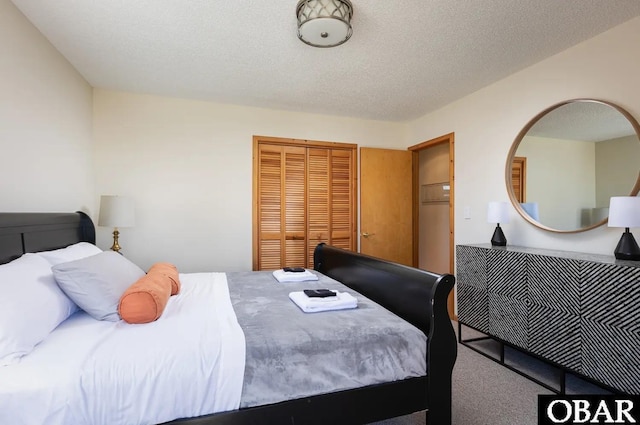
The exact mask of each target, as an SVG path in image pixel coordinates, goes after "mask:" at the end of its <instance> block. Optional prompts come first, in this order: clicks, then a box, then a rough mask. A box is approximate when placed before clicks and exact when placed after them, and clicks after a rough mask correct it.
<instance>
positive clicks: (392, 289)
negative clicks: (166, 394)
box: [0, 212, 457, 425]
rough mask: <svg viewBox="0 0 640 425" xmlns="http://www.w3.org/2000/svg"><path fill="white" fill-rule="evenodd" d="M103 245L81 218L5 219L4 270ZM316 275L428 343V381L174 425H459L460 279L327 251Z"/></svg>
mask: <svg viewBox="0 0 640 425" xmlns="http://www.w3.org/2000/svg"><path fill="white" fill-rule="evenodd" d="M80 241H84V242H90V243H95V228H94V225H93V222H92V221H91V219H90V218H89V217H88V216H87V215H86V214H84V213H82V212H77V213H0V264H2V263H7V262H9V261H11V260H13V259H15V258H18V257H19V256H21V255H22V254H23V253H27V252H37V251H44V250H51V249H57V248H62V247H65V246H68V245H70V244H73V243H76V242H80ZM314 265H315V266H314V268H315V270H317V271H318V272H320V273H323V274H325V275H327V276H329V277H331V278H333V279H335V280H338V281H340V282H342V283H343V284H344V285H346V286H348V287H350V288H351V289H353V290H355V291H357V292H359V293H361V294H362V295H364V296H366V297H368V298H369V299H371V300H373V301H375V302H376V303H378V304H380V305H382V306H383V307H385V308H386V309H388V310H390V311H391V312H393V313H395V314H396V315H397V316H399V317H401V318H403V319H404V320H406V321H407V322H410V323H411V324H413V325H414V326H416V327H417V328H418V329H420V330H421V331H422V332H424V334H425V335H426V336H427V351H426V352H427V358H426V361H427V375H426V376H420V377H414V378H408V379H404V380H400V381H394V382H388V383H383V384H376V385H369V386H365V387H361V388H356V389H351V390H346V391H339V392H332V393H327V394H321V395H315V396H311V397H304V398H300V399H294V400H283V401H282V402H279V403H274V404H268V405H262V406H255V407H249V408H240V409H238V410H234V411H230V412H222V413H216V414H211V415H206V416H200V417H194V418H186V419H178V420H175V421H172V422H169V423H171V424H183V425H224V424H229V425H242V424H247V425H248V424H256V423H260V424H328V423H332V424H364V423H370V422H374V421H379V420H383V419H387V418H392V417H396V416H402V415H406V414H410V413H414V412H419V411H425V414H426V417H427V423H428V424H429V425H450V424H451V374H452V370H453V365H454V363H455V359H456V353H457V346H456V337H455V334H454V330H453V326H452V323H451V320H450V318H449V315H448V312H447V297H448V295H449V292H450V291H451V290H452V288H453V285H454V282H455V279H454V277H453V276H452V275H450V274H442V275H440V274H434V273H430V272H427V271H423V270H419V269H415V268H411V267H407V266H402V265H399V264H395V263H391V262H388V261H384V260H380V259H377V258H373V257H369V256H365V255H362V254H357V253H353V252H350V251H346V250H343V249H339V248H335V247H332V246H329V245H325V244H320V245H318V247H317V248H316V250H315V253H314Z"/></svg>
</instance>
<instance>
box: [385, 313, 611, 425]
mask: <svg viewBox="0 0 640 425" xmlns="http://www.w3.org/2000/svg"><path fill="white" fill-rule="evenodd" d="M454 327H455V329H456V333H457V323H455V322H454ZM474 336H479V334H477V333H475V332H474V331H473V330H471V329H468V328H466V327H465V328H463V337H464V339H467V338H470V337H474ZM478 344H479V345H480V346H482V348H483V349H484V350H489V352H491V350H495V348H496V347H495V345H494V344H489V343H478ZM507 354H508V355H506V356H505V359H508V360H509V361H508V363H510V364H512V365H513V366H518V367H519V368H527V370H528V372H529V373H531V374H533V375H535V376H536V377H537V378H538V379H542V380H543V381H544V382H548V383H549V384H552V385H553V384H555V382H556V381H555V379H556V378H557V374H556V373H555V371H554V370H552V369H551V368H548V367H547V366H546V365H544V364H543V363H542V362H540V361H538V360H536V359H534V358H531V357H529V356H526V355H522V354H520V353H519V352H516V351H515V350H511V351H509V352H508V353H507ZM553 386H555V385H553ZM567 393H581V394H585V393H604V392H603V391H602V390H600V389H599V388H597V387H594V386H592V385H590V384H588V383H586V382H584V381H581V380H579V379H577V378H569V377H568V378H567ZM538 394H552V392H551V391H549V390H547V389H545V388H544V387H542V386H540V385H538V384H536V383H534V382H533V381H531V380H529V379H527V378H525V377H523V376H521V375H519V374H517V373H515V372H513V371H511V370H509V369H508V368H506V367H504V366H502V365H500V364H499V363H497V362H494V361H493V360H490V359H488V358H487V357H485V356H483V355H481V354H479V353H477V352H475V351H473V350H471V349H470V348H468V347H466V346H464V345H460V344H458V358H457V360H456V365H455V367H454V369H453V403H452V404H453V420H452V423H453V425H513V424H518V425H536V424H537V423H538V417H537V403H538ZM425 424H426V422H425V414H424V412H419V413H415V414H412V415H407V416H402V417H398V418H394V419H389V420H385V421H380V422H376V423H375V425H425ZM429 425H438V424H429Z"/></svg>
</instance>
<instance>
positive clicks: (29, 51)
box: [0, 0, 94, 212]
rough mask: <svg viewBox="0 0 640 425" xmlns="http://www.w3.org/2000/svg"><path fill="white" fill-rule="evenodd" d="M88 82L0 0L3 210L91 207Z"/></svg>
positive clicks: (0, 204) (0, 198)
mask: <svg viewBox="0 0 640 425" xmlns="http://www.w3.org/2000/svg"><path fill="white" fill-rule="evenodd" d="M91 96H92V90H91V87H90V86H89V84H87V82H86V81H85V80H84V79H83V78H82V77H81V76H80V75H79V74H78V73H77V72H76V71H75V70H74V68H73V67H72V66H71V65H70V64H69V63H68V62H67V61H66V60H65V59H64V58H63V57H62V55H60V53H58V51H57V50H55V49H54V48H53V47H52V46H51V44H49V42H48V41H47V40H46V39H45V38H44V37H43V36H42V34H40V33H39V32H38V31H37V30H36V29H35V28H34V27H33V25H31V23H29V22H28V21H27V19H26V18H25V17H24V16H23V15H22V14H21V13H20V12H19V11H18V10H17V9H16V8H15V7H14V6H13V4H12V3H11V2H10V1H8V0H0V149H1V152H2V155H0V211H64V212H66V211H76V210H80V209H83V210H85V211H87V212H91V207H92V198H93V185H94V181H93V171H92V169H91V165H92V164H91V156H92V151H91V149H92V144H91V115H92V104H91V102H92V101H91Z"/></svg>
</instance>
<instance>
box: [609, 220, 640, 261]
mask: <svg viewBox="0 0 640 425" xmlns="http://www.w3.org/2000/svg"><path fill="white" fill-rule="evenodd" d="M613 254H614V255H615V257H616V259H617V260H630V261H640V247H638V243H637V242H636V240H635V238H634V237H633V233H631V232H629V228H627V229H626V230H625V231H624V233H623V234H622V236H621V237H620V241H619V242H618V246H616V249H615V251H613Z"/></svg>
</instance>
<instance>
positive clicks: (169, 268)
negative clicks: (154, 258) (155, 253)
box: [149, 263, 180, 295]
mask: <svg viewBox="0 0 640 425" xmlns="http://www.w3.org/2000/svg"><path fill="white" fill-rule="evenodd" d="M149 273H161V274H163V275H165V276H167V277H168V278H169V279H171V295H176V294H177V293H178V292H180V279H179V278H178V268H177V267H176V266H174V265H173V264H170V263H155V264H154V265H153V266H151V268H150V269H149Z"/></svg>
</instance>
